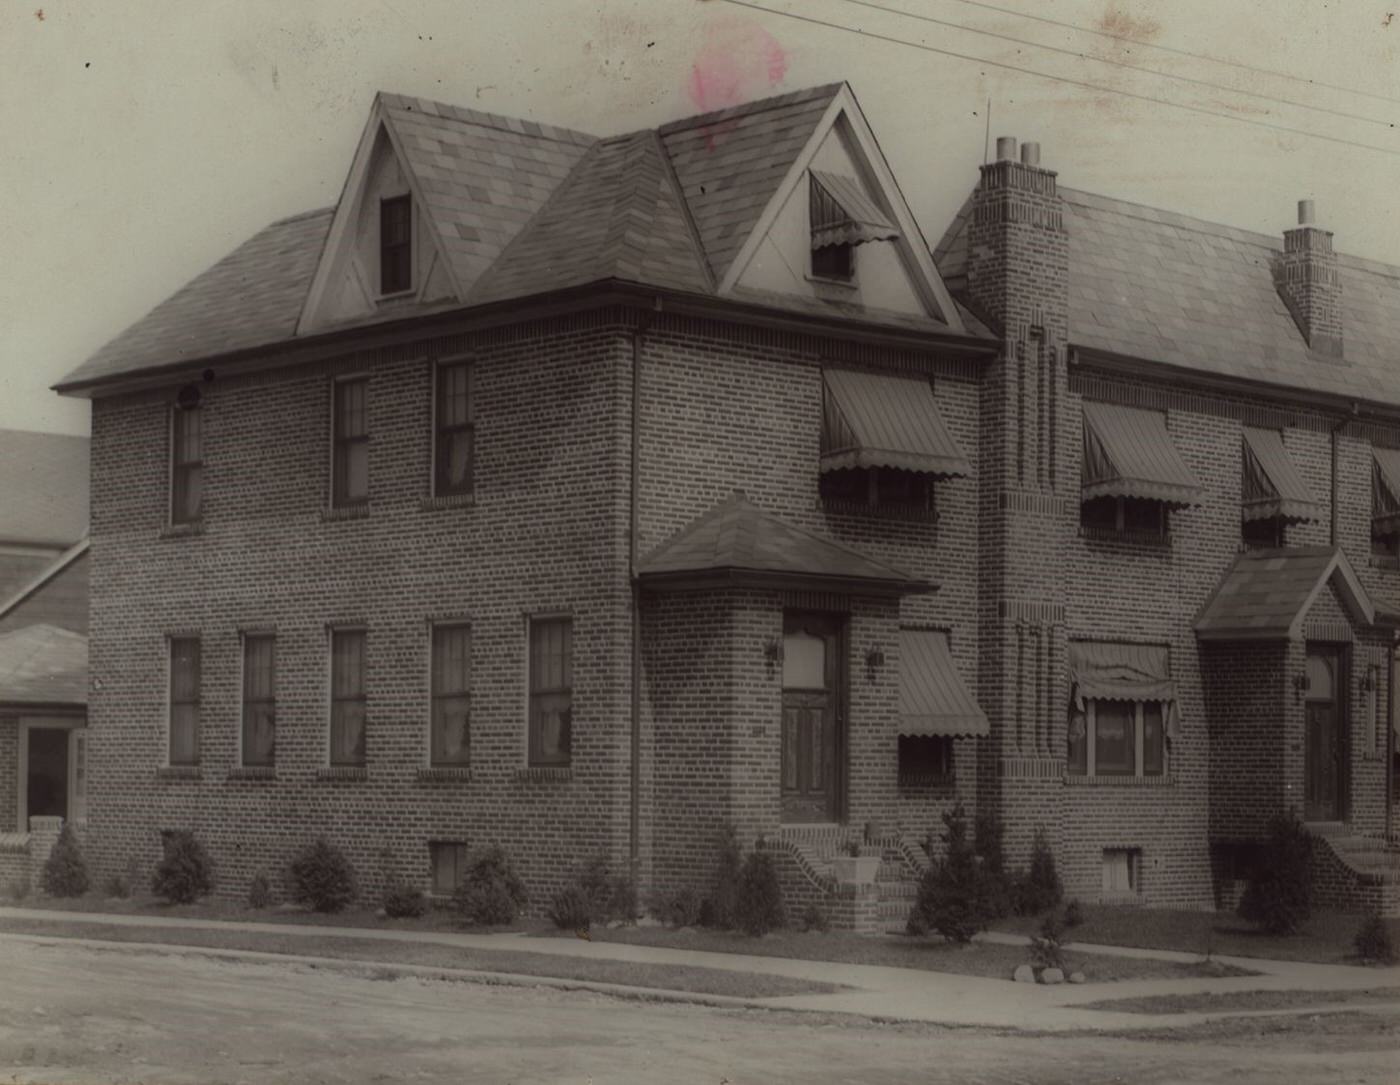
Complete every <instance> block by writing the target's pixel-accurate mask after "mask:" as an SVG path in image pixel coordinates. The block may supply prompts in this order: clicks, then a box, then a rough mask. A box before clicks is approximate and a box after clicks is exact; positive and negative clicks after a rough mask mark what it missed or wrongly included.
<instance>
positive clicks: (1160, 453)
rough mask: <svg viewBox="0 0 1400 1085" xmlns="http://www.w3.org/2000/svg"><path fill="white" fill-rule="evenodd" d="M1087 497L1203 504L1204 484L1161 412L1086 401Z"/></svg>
mask: <svg viewBox="0 0 1400 1085" xmlns="http://www.w3.org/2000/svg"><path fill="white" fill-rule="evenodd" d="M1082 483H1083V489H1082V493H1083V497H1084V499H1085V500H1089V499H1090V498H1094V497H1139V498H1144V499H1146V500H1149V501H1162V502H1165V503H1166V504H1168V505H1176V506H1185V505H1195V504H1199V503H1200V493H1201V484H1200V482H1198V481H1197V480H1196V476H1195V475H1193V474H1192V473H1191V469H1190V468H1189V467H1187V466H1186V463H1185V461H1184V460H1182V458H1181V453H1179V452H1178V451H1177V450H1176V445H1174V444H1172V438H1171V434H1170V433H1168V432H1167V418H1166V415H1164V414H1163V413H1162V412H1161V411H1144V410H1139V409H1137V408H1135V407H1120V406H1117V405H1115V404H1109V403H1086V404H1084V464H1083V474H1082Z"/></svg>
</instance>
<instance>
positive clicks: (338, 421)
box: [331, 377, 369, 508]
mask: <svg viewBox="0 0 1400 1085" xmlns="http://www.w3.org/2000/svg"><path fill="white" fill-rule="evenodd" d="M334 388H335V418H334V426H333V429H334V445H335V453H334V463H333V464H332V467H331V473H332V476H333V478H332V482H331V503H332V504H333V505H334V506H335V507H336V508H341V507H344V506H347V505H363V504H364V503H365V502H366V501H367V500H369V412H368V409H367V400H368V398H369V380H368V379H367V378H365V377H359V378H356V379H355V380H342V381H336V382H335V385H334Z"/></svg>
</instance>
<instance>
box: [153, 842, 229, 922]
mask: <svg viewBox="0 0 1400 1085" xmlns="http://www.w3.org/2000/svg"><path fill="white" fill-rule="evenodd" d="M213 888H214V864H213V863H212V862H211V861H210V859H209V853H208V852H207V851H205V850H204V845H203V844H201V843H200V842H199V841H198V840H196V839H195V835H194V833H192V832H189V831H187V830H185V829H177V830H176V831H175V832H173V833H171V834H170V835H168V836H167V837H166V838H165V854H164V855H163V856H162V857H161V860H160V862H159V863H157V864H156V872H155V874H154V875H153V876H152V878H151V892H152V893H154V894H155V895H156V896H158V897H162V898H164V899H165V900H167V901H169V902H170V903H171V904H193V903H194V902H195V901H196V900H198V899H199V898H200V897H202V896H205V895H206V894H207V893H209V891H210V890H211V889H213Z"/></svg>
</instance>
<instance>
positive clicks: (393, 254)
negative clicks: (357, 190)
mask: <svg viewBox="0 0 1400 1085" xmlns="http://www.w3.org/2000/svg"><path fill="white" fill-rule="evenodd" d="M412 289H413V198H412V197H411V196H394V197H391V198H390V199H387V200H380V201H379V292H380V293H381V294H401V293H403V292H404V291H405V290H412Z"/></svg>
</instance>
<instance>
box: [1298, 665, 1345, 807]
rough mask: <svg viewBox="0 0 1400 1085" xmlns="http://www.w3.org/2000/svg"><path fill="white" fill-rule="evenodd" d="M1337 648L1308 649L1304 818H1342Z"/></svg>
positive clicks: (1341, 688) (1342, 685) (1340, 672)
mask: <svg viewBox="0 0 1400 1085" xmlns="http://www.w3.org/2000/svg"><path fill="white" fill-rule="evenodd" d="M1342 664H1343V657H1342V652H1341V650H1340V649H1337V648H1327V647H1318V646H1313V647H1310V648H1309V649H1308V659H1307V677H1308V684H1307V697H1306V700H1305V702H1304V709H1305V715H1304V724H1303V726H1304V738H1303V751H1304V756H1303V818H1304V820H1306V821H1341V820H1342V780H1343V776H1342V753H1343V742H1342V736H1343V729H1344V724H1345V704H1346V698H1345V696H1344V692H1345V690H1346V681H1345V677H1344V674H1343V670H1342Z"/></svg>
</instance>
